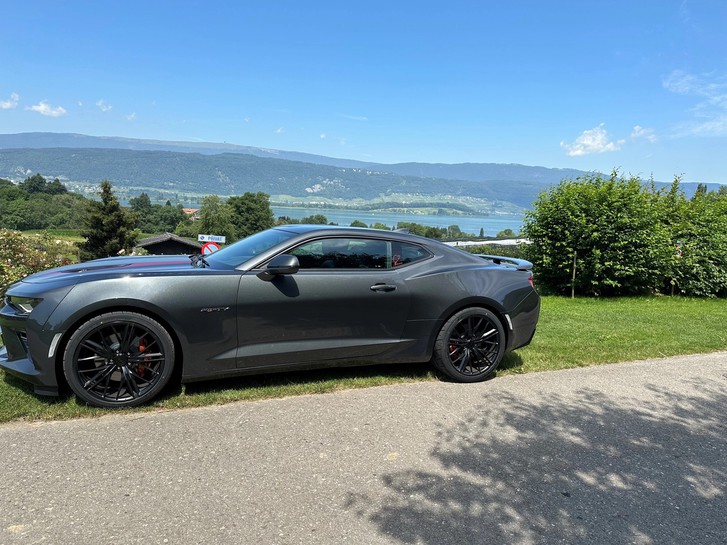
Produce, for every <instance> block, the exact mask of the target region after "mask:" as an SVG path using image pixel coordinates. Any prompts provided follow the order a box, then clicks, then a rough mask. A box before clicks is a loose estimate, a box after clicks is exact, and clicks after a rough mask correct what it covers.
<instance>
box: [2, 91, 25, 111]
mask: <svg viewBox="0 0 727 545" xmlns="http://www.w3.org/2000/svg"><path fill="white" fill-rule="evenodd" d="M19 101H20V95H19V94H18V93H10V98H9V99H8V100H0V110H12V109H13V108H15V107H17V105H18V102H19Z"/></svg>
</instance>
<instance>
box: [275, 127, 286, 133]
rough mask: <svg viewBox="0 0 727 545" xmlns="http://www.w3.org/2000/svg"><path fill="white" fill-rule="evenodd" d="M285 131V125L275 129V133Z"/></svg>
mask: <svg viewBox="0 0 727 545" xmlns="http://www.w3.org/2000/svg"><path fill="white" fill-rule="evenodd" d="M284 132H285V129H284V128H283V127H280V128H278V129H277V130H276V131H275V134H283V133H284Z"/></svg>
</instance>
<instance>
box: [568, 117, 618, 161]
mask: <svg viewBox="0 0 727 545" xmlns="http://www.w3.org/2000/svg"><path fill="white" fill-rule="evenodd" d="M603 125H604V124H603V123H601V124H600V125H599V126H598V127H594V128H592V129H588V130H585V131H583V133H581V135H580V136H579V137H578V138H576V139H575V140H574V141H573V142H571V143H568V142H561V143H560V147H561V148H563V149H564V150H566V152H567V153H568V155H569V156H570V157H581V156H583V155H591V154H593V153H606V152H609V151H618V150H619V149H621V146H622V145H623V144H624V143H625V140H616V141H612V140H609V139H608V133H607V132H606V129H604V128H603Z"/></svg>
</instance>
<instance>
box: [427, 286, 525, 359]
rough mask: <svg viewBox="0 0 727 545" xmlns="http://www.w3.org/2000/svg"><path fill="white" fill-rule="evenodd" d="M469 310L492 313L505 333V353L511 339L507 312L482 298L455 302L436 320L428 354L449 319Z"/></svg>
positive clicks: (500, 306)
mask: <svg viewBox="0 0 727 545" xmlns="http://www.w3.org/2000/svg"><path fill="white" fill-rule="evenodd" d="M469 308H483V309H485V310H489V311H490V312H492V313H493V314H494V315H495V316H496V317H497V319H498V320H499V321H500V324H502V329H503V331H504V332H505V350H506V351H507V349H508V347H509V345H510V339H511V337H512V329H511V328H510V323H509V320H508V319H507V318H506V315H507V312H506V311H505V309H504V308H503V306H502V305H500V304H499V303H497V302H496V301H494V300H492V299H486V298H482V297H473V298H469V299H464V300H461V301H457V303H456V304H454V305H452V306H450V307H448V308H447V309H446V310H445V311H444V312H443V313H442V314H441V316H440V317H439V319H438V320H437V326H436V327H435V328H433V331H432V334H431V335H430V338H429V343H428V350H429V353H430V354H434V344H435V342H436V341H437V336H438V335H439V331H440V330H441V329H442V327H443V326H444V324H446V323H447V322H448V321H449V319H450V318H451V317H452V316H454V315H455V314H457V313H458V312H460V311H462V310H467V309H469Z"/></svg>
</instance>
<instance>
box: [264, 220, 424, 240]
mask: <svg viewBox="0 0 727 545" xmlns="http://www.w3.org/2000/svg"><path fill="white" fill-rule="evenodd" d="M274 229H278V230H281V231H288V232H289V233H295V234H299V235H303V234H310V233H316V234H319V235H337V236H342V235H353V236H361V235H365V236H374V237H385V238H395V239H401V240H415V239H416V240H418V241H419V242H427V243H432V242H434V243H437V242H438V241H436V240H433V239H431V238H426V237H420V236H418V235H412V234H409V233H405V232H403V231H386V230H384V229H371V228H370V227H346V226H344V225H314V224H301V223H294V224H290V225H280V226H277V227H274Z"/></svg>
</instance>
